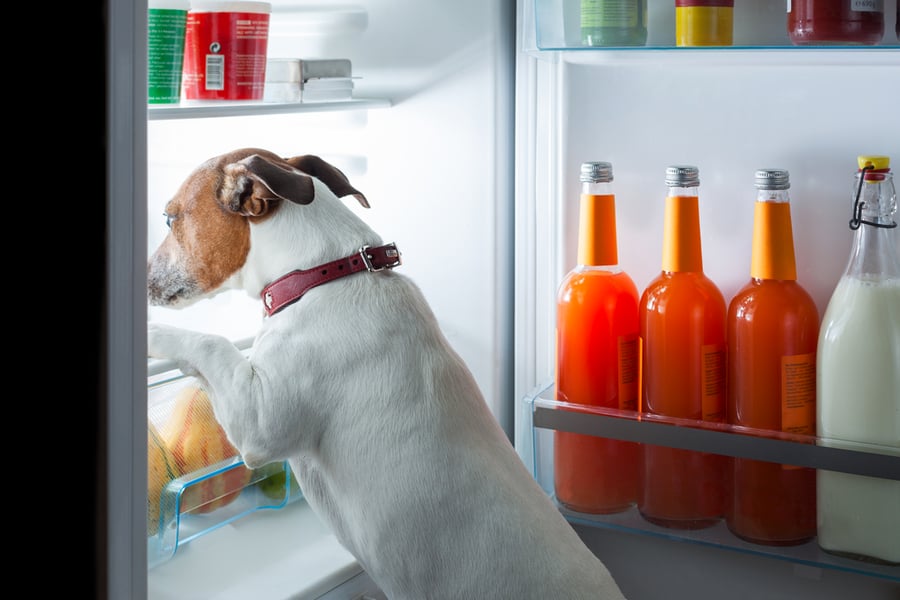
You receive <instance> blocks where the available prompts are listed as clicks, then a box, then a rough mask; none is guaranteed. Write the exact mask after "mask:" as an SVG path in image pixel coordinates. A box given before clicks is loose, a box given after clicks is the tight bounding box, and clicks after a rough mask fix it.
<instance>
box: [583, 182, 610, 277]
mask: <svg viewBox="0 0 900 600" xmlns="http://www.w3.org/2000/svg"><path fill="white" fill-rule="evenodd" d="M578 227H579V228H580V231H579V232H578V240H579V244H578V264H580V265H617V264H619V254H618V244H617V241H616V197H615V196H614V195H612V194H603V195H594V194H582V195H581V214H580V216H579V219H578Z"/></svg>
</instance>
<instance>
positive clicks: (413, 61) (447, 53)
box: [148, 0, 514, 436]
mask: <svg viewBox="0 0 900 600" xmlns="http://www.w3.org/2000/svg"><path fill="white" fill-rule="evenodd" d="M513 38H514V6H513V2H511V1H509V2H483V1H482V0H463V1H460V2H452V3H446V2H439V1H433V0H431V1H422V0H366V1H362V2H356V3H355V4H353V5H339V6H329V5H327V4H321V3H318V4H317V3H309V2H307V3H303V2H295V1H288V0H273V1H272V15H271V21H270V39H269V46H268V56H269V57H285V58H305V59H315V58H349V59H350V60H351V62H352V67H353V75H354V78H355V79H354V85H355V89H354V92H353V95H354V97H357V98H387V99H389V100H390V101H391V104H392V105H391V106H390V107H389V108H379V109H374V110H368V111H365V110H362V111H349V112H345V111H339V112H313V113H303V114H279V115H274V116H251V117H228V118H207V119H193V120H187V119H177V120H151V121H150V122H149V124H148V170H149V185H148V190H149V191H148V195H149V198H148V215H149V216H148V219H149V224H148V225H149V235H148V252H151V251H152V250H153V249H154V248H156V246H157V245H158V244H159V242H160V240H161V239H162V238H163V236H164V235H165V231H166V229H165V218H164V217H163V215H162V213H163V209H164V206H165V203H166V202H167V201H168V199H169V198H170V197H171V196H172V195H173V194H174V192H175V191H176V190H177V188H178V186H179V185H180V184H181V182H182V181H183V180H184V178H185V177H187V175H188V174H189V173H190V172H191V171H192V170H193V169H194V168H196V167H197V166H198V165H199V164H200V163H201V162H203V161H205V160H206V159H208V158H210V157H212V156H216V155H218V154H222V153H224V152H227V151H229V150H232V149H235V148H240V147H245V146H253V147H260V148H265V149H268V150H271V151H273V152H276V153H278V154H280V155H282V156H285V157H288V156H296V155H301V154H318V155H320V156H322V157H323V158H325V159H326V160H329V161H330V162H332V163H333V164H335V165H337V166H338V167H339V168H340V169H342V170H343V171H344V172H345V173H346V174H347V176H348V177H349V178H350V181H351V182H352V183H353V184H354V185H355V186H356V187H357V188H358V189H359V190H360V191H362V192H363V193H364V194H365V195H366V196H367V198H368V200H369V203H370V205H371V208H370V209H364V208H361V207H360V206H359V205H358V204H357V203H356V202H355V201H352V200H351V201H348V206H350V207H351V208H352V209H353V210H354V211H355V212H356V213H357V214H359V216H360V217H361V218H363V219H364V220H366V221H367V222H368V223H369V224H370V225H372V227H373V228H374V229H375V230H376V231H377V232H378V233H379V234H380V235H381V236H382V238H383V239H384V240H385V241H387V242H389V241H394V242H396V243H397V245H398V247H399V248H400V251H401V252H402V258H403V265H402V266H401V267H400V268H399V272H401V273H403V274H405V275H408V276H410V277H412V278H413V279H414V280H415V281H416V283H417V284H418V285H419V286H420V287H421V288H422V290H423V292H424V294H425V296H426V298H427V299H428V301H429V302H430V304H431V306H432V308H433V310H434V312H435V314H436V315H437V318H438V320H439V321H440V324H441V327H442V329H443V331H444V333H445V334H446V335H447V337H448V339H449V341H450V343H451V344H452V345H453V347H454V348H455V349H456V350H457V351H458V352H459V354H460V355H461V356H462V358H463V360H465V362H466V363H467V364H468V365H469V367H470V368H471V370H472V371H473V373H474V375H475V378H476V380H477V381H478V383H479V386H480V387H481V390H482V392H483V393H484V395H485V397H486V400H487V402H488V403H489V405H490V406H491V408H492V410H493V412H494V414H495V416H496V417H497V418H498V420H499V421H500V422H501V424H502V425H503V426H504V428H505V429H506V430H507V432H508V433H509V435H510V436H511V435H512V406H511V403H510V401H509V398H510V397H511V395H512V392H511V383H512V362H511V348H510V343H509V340H510V339H511V337H512V333H511V329H512V310H511V308H510V305H511V299H512V292H511V286H512V227H513V226H512V221H513V217H512V200H511V198H512V185H513V184H512V177H513V176H512V126H513V121H512V111H511V106H512V88H513V79H512V77H513V55H512V48H513ZM149 313H150V314H149V317H150V318H151V319H154V320H157V321H162V322H168V323H172V324H177V325H181V326H188V327H192V328H195V329H203V330H206V331H212V332H216V333H221V334H223V335H226V336H228V337H230V338H232V339H243V338H247V337H252V335H253V333H254V331H255V330H256V328H257V326H258V324H259V322H260V320H261V318H262V316H261V314H262V311H261V305H260V301H259V299H258V298H250V297H248V296H247V295H246V294H245V293H243V292H227V293H225V294H224V295H220V296H217V297H215V298H211V299H207V300H203V301H201V302H199V303H197V304H196V305H194V306H192V307H189V308H186V309H182V310H172V309H161V308H151V309H150V310H149ZM235 315H239V317H238V318H236V317H235Z"/></svg>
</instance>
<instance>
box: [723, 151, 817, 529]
mask: <svg viewBox="0 0 900 600" xmlns="http://www.w3.org/2000/svg"><path fill="white" fill-rule="evenodd" d="M755 179H756V187H757V190H758V191H757V195H756V204H755V214H754V219H753V247H752V255H751V256H752V258H751V262H750V278H751V279H750V282H749V283H747V285H745V286H744V287H743V288H742V289H741V290H740V291H738V293H737V294H736V295H735V296H734V298H732V300H731V303H730V304H729V307H728V320H727V324H728V329H727V337H728V402H727V407H728V410H727V415H728V422H729V423H731V424H732V425H741V426H744V427H754V428H757V429H771V430H775V431H782V432H790V433H798V434H803V435H810V436H812V435H815V433H816V345H817V344H818V339H819V311H818V309H817V308H816V303H815V301H814V300H813V299H812V297H811V296H810V295H809V294H808V293H807V292H806V290H805V289H803V288H802V287H801V286H800V284H799V283H797V267H796V264H795V260H794V238H793V232H792V230H791V205H790V197H789V193H788V189H789V188H790V176H789V174H788V172H787V171H785V170H783V169H760V170H758V171H757V172H756V177H755ZM733 465H734V475H733V479H732V489H731V494H730V499H729V503H728V506H727V507H726V511H725V514H726V522H727V524H728V528H729V529H730V530H731V531H732V533H734V534H735V535H737V536H738V537H741V538H743V539H745V540H749V541H751V542H754V543H757V544H767V545H777V546H784V545H791V544H801V543H803V542H806V541H808V540H810V539H812V538H813V537H814V536H815V534H816V471H815V469H808V468H801V467H796V466H791V465H781V464H778V463H771V462H763V461H758V460H750V459H742V458H736V459H734V461H733Z"/></svg>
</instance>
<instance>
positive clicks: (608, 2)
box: [581, 0, 647, 46]
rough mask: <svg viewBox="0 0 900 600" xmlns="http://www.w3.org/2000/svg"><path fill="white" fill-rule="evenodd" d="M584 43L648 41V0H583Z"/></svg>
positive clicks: (638, 43) (603, 44) (604, 43)
mask: <svg viewBox="0 0 900 600" xmlns="http://www.w3.org/2000/svg"><path fill="white" fill-rule="evenodd" d="M581 43H582V44H583V45H585V46H643V45H645V44H646V43H647V0H581Z"/></svg>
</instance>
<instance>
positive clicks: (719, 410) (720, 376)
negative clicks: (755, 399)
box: [702, 344, 725, 423]
mask: <svg viewBox="0 0 900 600" xmlns="http://www.w3.org/2000/svg"><path fill="white" fill-rule="evenodd" d="M702 389H703V400H702V402H703V420H704V421H715V422H719V423H721V422H724V421H725V346H722V345H719V344H708V345H704V346H703V388H702Z"/></svg>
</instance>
